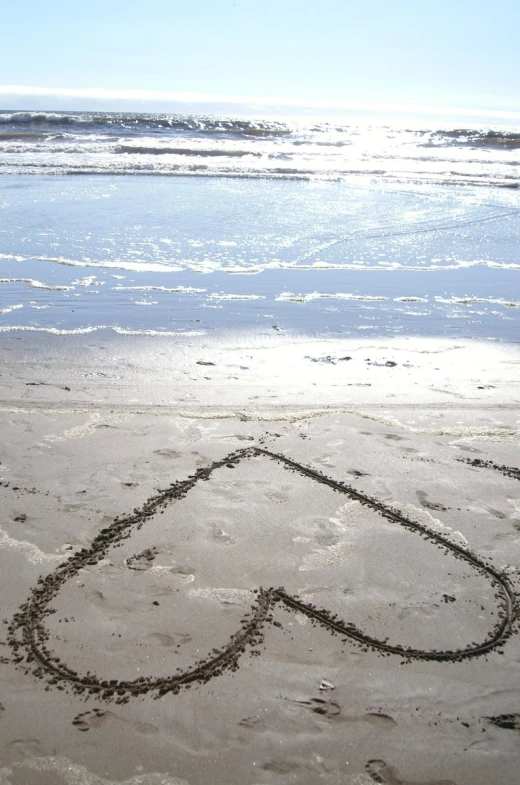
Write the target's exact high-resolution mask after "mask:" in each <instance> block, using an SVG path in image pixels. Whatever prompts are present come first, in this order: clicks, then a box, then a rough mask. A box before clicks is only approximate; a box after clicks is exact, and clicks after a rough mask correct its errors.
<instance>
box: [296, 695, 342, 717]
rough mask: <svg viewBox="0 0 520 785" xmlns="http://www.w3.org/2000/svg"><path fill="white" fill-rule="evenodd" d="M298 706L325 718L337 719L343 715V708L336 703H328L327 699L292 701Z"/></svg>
mask: <svg viewBox="0 0 520 785" xmlns="http://www.w3.org/2000/svg"><path fill="white" fill-rule="evenodd" d="M291 703H294V704H295V705H296V706H302V707H303V708H304V709H310V711H312V712H314V713H315V714H321V715H323V716H324V717H337V716H338V714H341V706H340V705H339V703H336V701H328V700H325V698H309V700H300V701H298V700H295V701H291Z"/></svg>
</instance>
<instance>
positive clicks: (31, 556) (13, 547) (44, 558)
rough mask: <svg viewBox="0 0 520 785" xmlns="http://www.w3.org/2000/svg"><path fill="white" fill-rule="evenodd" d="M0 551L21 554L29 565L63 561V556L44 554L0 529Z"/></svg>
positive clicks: (35, 546) (31, 544)
mask: <svg viewBox="0 0 520 785" xmlns="http://www.w3.org/2000/svg"><path fill="white" fill-rule="evenodd" d="M0 549H3V550H7V549H8V550H10V551H15V552H16V553H22V554H23V555H24V556H25V558H26V559H27V561H29V562H31V564H49V563H51V562H55V561H59V560H60V559H63V558H64V557H63V554H56V553H44V552H43V551H41V550H40V549H39V548H38V546H37V545H33V543H32V542H27V541H26V540H15V539H14V538H13V537H9V535H8V534H7V532H5V531H4V530H3V529H0Z"/></svg>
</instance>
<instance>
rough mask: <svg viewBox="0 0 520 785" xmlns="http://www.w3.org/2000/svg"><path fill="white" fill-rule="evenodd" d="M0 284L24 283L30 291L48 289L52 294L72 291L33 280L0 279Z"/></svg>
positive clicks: (69, 287) (67, 287)
mask: <svg viewBox="0 0 520 785" xmlns="http://www.w3.org/2000/svg"><path fill="white" fill-rule="evenodd" d="M0 258H1V257H0ZM0 283H26V284H27V285H28V286H30V287H31V289H48V290H49V291H53V292H68V291H70V290H71V289H74V287H73V286H58V285H54V284H48V283H42V282H41V281H35V280H34V279H33V278H0Z"/></svg>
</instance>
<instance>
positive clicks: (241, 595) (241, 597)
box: [190, 588, 254, 603]
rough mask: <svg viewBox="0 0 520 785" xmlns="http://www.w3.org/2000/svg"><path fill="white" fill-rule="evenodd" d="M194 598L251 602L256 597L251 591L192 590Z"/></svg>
mask: <svg viewBox="0 0 520 785" xmlns="http://www.w3.org/2000/svg"><path fill="white" fill-rule="evenodd" d="M190 594H191V596H192V597H202V598H203V599H207V600H218V601H219V602H237V603H243V602H244V601H247V602H250V601H251V598H252V597H254V595H253V594H252V592H251V591H250V590H249V589H217V588H214V589H192V590H191V591H190Z"/></svg>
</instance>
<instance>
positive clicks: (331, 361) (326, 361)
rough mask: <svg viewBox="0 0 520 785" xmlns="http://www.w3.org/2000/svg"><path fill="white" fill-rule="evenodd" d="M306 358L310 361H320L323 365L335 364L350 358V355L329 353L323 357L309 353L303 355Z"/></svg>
mask: <svg viewBox="0 0 520 785" xmlns="http://www.w3.org/2000/svg"><path fill="white" fill-rule="evenodd" d="M305 359H306V360H310V361H311V363H322V364H323V365H336V363H341V362H344V361H345V360H351V359H352V357H332V355H330V354H326V355H324V356H323V357H311V356H310V355H309V354H306V355H305Z"/></svg>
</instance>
